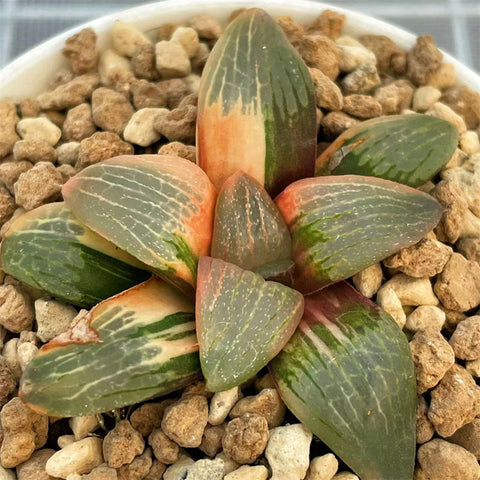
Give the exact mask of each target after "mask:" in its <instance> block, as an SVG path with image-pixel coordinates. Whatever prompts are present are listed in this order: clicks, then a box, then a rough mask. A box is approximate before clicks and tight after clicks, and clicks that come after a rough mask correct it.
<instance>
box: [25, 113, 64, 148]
mask: <svg viewBox="0 0 480 480" xmlns="http://www.w3.org/2000/svg"><path fill="white" fill-rule="evenodd" d="M17 132H18V134H19V135H20V136H21V137H22V138H23V140H45V141H46V142H47V143H48V144H49V145H51V146H52V147H53V146H54V145H56V144H57V143H58V141H59V140H60V138H61V136H62V131H61V130H60V129H59V128H58V127H57V126H56V125H55V124H54V123H53V122H52V121H50V120H49V119H48V118H45V117H38V118H24V119H23V120H20V121H19V122H18V123H17Z"/></svg>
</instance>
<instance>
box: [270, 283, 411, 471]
mask: <svg viewBox="0 0 480 480" xmlns="http://www.w3.org/2000/svg"><path fill="white" fill-rule="evenodd" d="M270 366H271V372H272V374H273V376H274V379H275V381H276V383H277V386H278V388H279V391H280V394H281V396H282V398H283V400H284V401H285V403H286V405H287V407H288V408H289V409H290V410H291V411H292V412H293V413H294V414H295V416H296V417H297V418H298V419H299V420H300V421H301V422H303V423H304V424H305V425H306V426H307V427H308V428H309V429H310V430H311V431H312V432H313V433H314V434H315V435H317V436H318V438H319V439H320V440H321V441H322V442H324V443H325V444H326V445H327V446H328V447H329V448H331V449H332V450H333V452H334V453H335V454H337V455H338V456H339V458H341V459H342V460H343V461H344V462H345V463H346V464H347V465H348V466H349V467H350V468H352V469H353V471H354V472H355V473H356V474H357V475H359V476H360V478H361V479H362V480H393V479H395V480H411V479H412V477H413V467H414V464H415V422H416V420H415V415H416V405H417V399H416V385H415V373H414V366H413V361H412V356H411V354H410V349H409V346H408V342H407V339H406V337H405V335H404V334H403V333H402V331H401V330H400V328H398V326H397V324H396V323H395V322H394V320H393V319H392V318H391V317H390V315H388V314H386V313H385V312H383V311H381V310H380V309H379V308H378V307H377V306H376V305H374V304H373V303H372V302H370V301H369V300H368V299H367V298H365V297H362V296H361V295H360V294H359V293H357V292H356V291H355V290H354V289H353V288H352V287H350V286H349V285H348V284H347V283H344V282H342V283H338V284H335V285H332V286H330V287H328V288H325V289H323V290H321V291H320V292H317V293H316V294H314V295H312V296H309V297H305V313H304V316H303V318H302V321H301V323H300V326H299V328H298V329H297V331H296V332H295V334H294V336H293V337H292V339H291V340H290V341H289V342H288V344H287V345H286V346H285V348H284V349H283V350H282V352H281V353H280V354H279V355H278V356H277V357H276V358H274V359H273V361H272V362H271V364H270Z"/></svg>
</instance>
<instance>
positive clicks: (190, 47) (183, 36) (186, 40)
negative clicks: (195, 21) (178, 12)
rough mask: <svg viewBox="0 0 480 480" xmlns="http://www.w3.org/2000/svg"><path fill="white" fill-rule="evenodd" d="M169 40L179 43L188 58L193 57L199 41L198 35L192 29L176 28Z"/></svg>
mask: <svg viewBox="0 0 480 480" xmlns="http://www.w3.org/2000/svg"><path fill="white" fill-rule="evenodd" d="M171 40H173V41H175V42H179V43H181V44H182V47H183V48H184V50H185V51H186V52H187V55H188V57H189V58H192V57H194V56H195V53H196V51H197V49H198V44H199V41H198V33H197V32H196V31H195V30H194V29H193V28H190V27H178V28H177V29H176V30H175V31H174V32H173V34H172V38H171Z"/></svg>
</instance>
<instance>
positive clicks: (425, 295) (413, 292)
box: [382, 273, 438, 307]
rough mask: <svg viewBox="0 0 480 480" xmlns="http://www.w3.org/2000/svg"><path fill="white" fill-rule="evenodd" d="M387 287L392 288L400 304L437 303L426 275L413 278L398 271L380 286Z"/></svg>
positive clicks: (414, 305)
mask: <svg viewBox="0 0 480 480" xmlns="http://www.w3.org/2000/svg"><path fill="white" fill-rule="evenodd" d="M387 287H391V288H393V290H394V291H395V293H396V294H397V297H398V299H399V300H400V302H401V303H402V306H406V305H409V306H413V307H416V306H418V305H438V298H437V297H436V296H435V294H434V293H433V288H432V283H431V282H430V279H429V278H428V277H424V278H413V277H409V276H408V275H405V274H404V273H399V274H397V275H394V276H393V277H392V278H391V279H390V280H389V281H388V282H386V283H384V284H383V285H382V288H387Z"/></svg>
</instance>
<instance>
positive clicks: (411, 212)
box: [275, 175, 443, 293]
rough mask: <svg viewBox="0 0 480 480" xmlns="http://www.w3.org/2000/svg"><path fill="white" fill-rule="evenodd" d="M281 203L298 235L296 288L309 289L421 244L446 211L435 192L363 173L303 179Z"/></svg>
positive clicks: (295, 243)
mask: <svg viewBox="0 0 480 480" xmlns="http://www.w3.org/2000/svg"><path fill="white" fill-rule="evenodd" d="M275 202H276V204H277V206H278V208H279V209H280V212H281V213H282V214H283V217H284V218H285V220H286V222H287V225H288V227H289V229H290V233H291V234H292V245H293V259H294V261H295V277H294V282H293V286H294V288H298V289H299V290H300V291H302V292H304V293H312V292H315V291H316V290H318V289H320V288H323V287H325V286H326V285H329V284H331V283H335V282H338V281H339V280H343V279H346V278H348V277H350V276H352V275H354V274H356V273H358V272H359V271H361V270H363V269H364V268H366V267H368V266H369V265H371V264H373V263H375V262H378V261H380V260H383V259H384V258H386V257H388V256H389V255H391V254H393V253H395V252H398V251H399V250H400V249H402V248H405V247H408V246H409V245H412V244H414V243H416V242H418V241H419V240H421V239H422V238H423V237H424V235H425V234H426V233H428V232H429V231H430V230H432V229H433V228H434V227H435V225H436V224H437V223H438V221H439V220H440V218H441V216H442V212H443V210H442V208H441V206H440V205H439V203H438V202H437V201H436V200H435V199H434V198H433V197H431V196H430V195H427V194H425V193H422V192H420V191H418V190H415V189H413V188H410V187H406V186H404V185H400V184H398V183H394V182H390V181H388V180H383V179H381V178H373V177H362V176H357V175H339V176H331V177H317V178H307V179H304V180H299V181H298V182H295V183H294V184H292V185H290V186H289V187H287V188H286V189H285V190H284V191H283V192H282V193H281V194H280V195H279V196H278V197H277V198H276V200H275Z"/></svg>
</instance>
